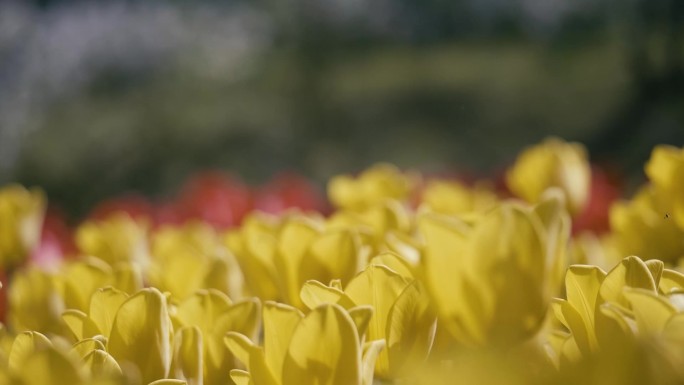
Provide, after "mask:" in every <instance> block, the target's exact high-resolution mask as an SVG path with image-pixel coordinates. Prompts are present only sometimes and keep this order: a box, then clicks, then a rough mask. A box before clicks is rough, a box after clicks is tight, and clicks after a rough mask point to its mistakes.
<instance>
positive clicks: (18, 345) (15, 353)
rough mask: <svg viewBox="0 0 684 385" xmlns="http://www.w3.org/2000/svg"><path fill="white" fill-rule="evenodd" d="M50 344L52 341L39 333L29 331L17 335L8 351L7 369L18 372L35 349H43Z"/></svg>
mask: <svg viewBox="0 0 684 385" xmlns="http://www.w3.org/2000/svg"><path fill="white" fill-rule="evenodd" d="M50 346H52V342H50V340H49V339H47V337H45V336H44V335H42V334H41V333H38V332H32V331H29V332H23V333H21V334H19V335H17V336H16V338H15V339H14V342H13V343H12V347H11V349H10V351H9V357H8V362H7V367H8V369H9V370H11V371H15V372H18V371H19V370H20V369H21V368H22V366H23V365H24V363H25V362H26V360H27V359H28V358H30V357H31V356H32V355H33V354H34V353H35V352H36V351H41V350H45V349H47V348H48V347H50Z"/></svg>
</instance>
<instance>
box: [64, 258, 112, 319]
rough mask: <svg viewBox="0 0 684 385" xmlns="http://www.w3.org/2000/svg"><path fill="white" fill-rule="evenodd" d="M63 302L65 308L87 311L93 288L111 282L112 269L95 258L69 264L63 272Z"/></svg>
mask: <svg viewBox="0 0 684 385" xmlns="http://www.w3.org/2000/svg"><path fill="white" fill-rule="evenodd" d="M64 277H65V281H64V302H65V304H66V307H67V309H78V310H81V311H87V310H88V305H89V304H90V296H91V295H92V294H93V292H95V290H97V289H99V288H101V287H104V286H107V285H109V284H111V281H112V279H113V275H112V269H111V268H110V267H109V265H107V263H105V262H104V261H101V260H99V259H97V258H88V259H85V260H83V261H80V262H75V263H73V264H71V265H70V266H69V267H68V268H67V270H66V272H65V273H64Z"/></svg>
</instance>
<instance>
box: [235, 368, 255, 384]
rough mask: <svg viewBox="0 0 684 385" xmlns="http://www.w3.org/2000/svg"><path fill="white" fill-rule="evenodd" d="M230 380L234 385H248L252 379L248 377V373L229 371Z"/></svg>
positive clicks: (238, 370)
mask: <svg viewBox="0 0 684 385" xmlns="http://www.w3.org/2000/svg"><path fill="white" fill-rule="evenodd" d="M230 378H231V379H232V380H233V382H234V383H235V385H250V384H251V383H252V382H251V381H252V377H250V376H249V373H248V372H245V371H244V370H240V369H233V370H231V371H230Z"/></svg>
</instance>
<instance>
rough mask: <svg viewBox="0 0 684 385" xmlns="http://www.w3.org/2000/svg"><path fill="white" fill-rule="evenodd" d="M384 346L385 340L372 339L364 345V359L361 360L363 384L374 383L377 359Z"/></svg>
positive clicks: (370, 384) (371, 384)
mask: <svg viewBox="0 0 684 385" xmlns="http://www.w3.org/2000/svg"><path fill="white" fill-rule="evenodd" d="M384 348H385V340H375V341H371V342H369V343H368V344H367V346H365V347H364V349H363V359H362V362H361V366H362V368H361V385H373V376H374V374H375V361H376V360H377V358H378V356H379V355H380V352H381V351H382V350H383V349H384Z"/></svg>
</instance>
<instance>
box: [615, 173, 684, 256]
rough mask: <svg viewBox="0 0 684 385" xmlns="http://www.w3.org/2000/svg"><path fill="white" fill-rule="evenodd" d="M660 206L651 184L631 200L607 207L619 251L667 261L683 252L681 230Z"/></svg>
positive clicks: (683, 239)
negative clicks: (609, 209) (609, 208)
mask: <svg viewBox="0 0 684 385" xmlns="http://www.w3.org/2000/svg"><path fill="white" fill-rule="evenodd" d="M660 206H661V203H660V202H659V198H658V196H657V194H656V192H655V190H654V188H653V186H645V187H643V188H642V189H641V190H640V191H639V192H638V193H637V194H636V195H635V196H634V197H633V198H632V200H631V201H629V202H618V203H616V204H614V205H613V207H611V211H610V225H611V229H612V230H613V233H612V234H611V237H612V238H613V241H614V243H615V247H616V248H617V250H618V252H619V253H620V255H639V256H641V257H642V258H644V259H660V260H663V261H667V262H675V261H676V260H678V259H679V258H681V257H683V256H684V231H682V230H681V229H680V228H679V227H678V226H677V223H676V222H675V221H674V220H673V219H671V218H669V217H668V216H667V215H666V213H665V212H664V211H665V210H664V209H663V208H661V207H660Z"/></svg>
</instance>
